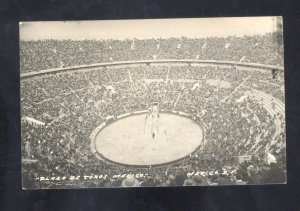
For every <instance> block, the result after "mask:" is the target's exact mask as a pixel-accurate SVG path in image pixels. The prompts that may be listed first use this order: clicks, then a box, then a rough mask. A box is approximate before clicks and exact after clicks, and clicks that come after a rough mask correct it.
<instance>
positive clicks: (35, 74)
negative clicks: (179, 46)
mask: <svg viewBox="0 0 300 211" xmlns="http://www.w3.org/2000/svg"><path fill="white" fill-rule="evenodd" d="M167 63H183V64H187V65H192V64H204V65H216V66H218V65H223V66H239V67H245V68H247V67H249V68H256V69H264V70H271V69H275V68H277V69H278V70H279V73H280V74H282V73H283V70H284V68H283V67H279V66H275V65H265V64H257V63H240V62H234V61H216V60H193V59H182V60H175V59H164V60H138V61H116V62H110V63H96V64H90V65H77V66H71V67H60V68H53V69H47V70H41V71H30V72H26V73H21V75H20V78H21V80H22V79H25V78H32V77H38V76H43V75H46V74H55V73H63V72H72V71H77V70H82V69H85V70H93V69H95V68H99V67H108V66H126V65H134V64H135V65H136V64H140V65H142V64H145V65H150V64H167Z"/></svg>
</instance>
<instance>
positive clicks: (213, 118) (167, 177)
mask: <svg viewBox="0 0 300 211" xmlns="http://www.w3.org/2000/svg"><path fill="white" fill-rule="evenodd" d="M216 39H219V38H216ZM253 39H254V38H253ZM261 39H263V38H261ZM183 40H184V39H183ZM53 42H54V41H53ZM56 42H59V41H56ZM91 42H96V41H91ZM147 42H148V41H147ZM147 42H146V41H145V43H147ZM149 42H150V41H149ZM151 42H155V41H153V40H152V41H151ZM189 42H192V41H189ZM206 42H208V41H207V40H206ZM224 42H225V41H224ZM137 43H139V42H138V41H136V42H135V44H136V47H137V46H138V44H137ZM141 43H143V42H141ZM172 43H174V41H173V42H172ZM208 43H209V42H208ZM161 45H162V44H161ZM185 45H186V44H184V45H182V48H184V47H183V46H185ZM232 45H234V44H232ZM55 46H59V44H56V45H55ZM73 46H75V47H76V45H73ZM91 46H93V45H91ZM145 46H147V45H146V44H145ZM162 46H163V45H162ZM162 46H161V47H160V49H161V48H162ZM187 46H188V45H187ZM121 47H122V46H120V48H121ZM228 49H229V47H228ZM117 52H118V51H117ZM34 54H35V53H34ZM142 56H144V55H142ZM84 58H85V57H84ZM87 58H88V56H87ZM136 58H139V57H136ZM271 58H274V57H271ZM124 59H130V58H124ZM224 59H226V58H224ZM71 61H72V60H71ZM93 62H94V61H93ZM28 64H30V62H29V63H28ZM38 64H43V63H40V62H38ZM46 64H51V63H46ZM45 67H46V66H45ZM38 68H42V67H38ZM47 68H48V67H47ZM26 69H27V68H26ZM259 80H261V81H264V83H255V82H257V81H259ZM266 84H275V85H279V86H280V87H282V78H281V79H280V78H279V80H278V81H274V80H273V79H272V76H271V73H270V72H260V71H255V70H251V71H242V70H240V69H239V68H237V67H227V68H226V67H221V66H220V67H218V66H214V67H212V66H211V67H210V66H206V67H203V66H187V65H185V66H180V65H178V66H174V65H162V66H152V65H140V66H126V67H118V68H110V67H107V68H99V69H96V70H91V71H79V72H73V73H60V74H50V75H46V76H44V77H37V78H33V79H24V80H22V81H21V104H22V109H21V112H22V113H21V114H22V117H25V116H29V117H33V118H35V119H38V120H40V121H42V122H44V123H46V125H45V126H34V125H32V124H30V123H28V122H26V121H22V155H23V158H27V159H30V160H36V162H25V163H23V168H22V169H23V179H24V181H23V182H24V185H28V186H31V187H39V186H43V187H57V186H59V182H57V181H56V182H55V183H56V184H55V183H51V182H49V183H44V182H37V181H35V180H34V178H37V177H39V176H41V175H43V176H47V177H52V176H59V175H66V176H70V175H100V174H103V175H104V174H105V175H107V177H105V178H101V179H97V180H92V181H81V182H77V183H74V182H73V183H72V182H71V183H70V184H69V183H68V185H70V186H71V187H72V186H74V187H79V186H81V187H119V186H177V185H179V186H181V185H218V184H220V185H230V184H261V183H282V182H285V181H286V178H285V174H284V173H285V168H286V167H285V165H286V164H285V133H284V132H280V133H279V134H278V135H275V134H276V133H275V131H276V130H278V128H276V127H275V124H274V121H275V119H276V118H281V119H282V118H283V115H284V114H277V115H275V116H272V115H270V114H269V113H268V111H267V110H266V109H265V108H264V106H263V105H262V104H260V102H259V100H257V99H255V98H251V97H250V96H248V95H247V94H245V93H247V90H249V87H251V88H254V89H258V90H261V91H263V92H265V93H268V94H269V95H271V96H273V97H275V98H277V99H278V100H280V101H283V102H284V95H283V94H282V93H281V91H280V89H275V88H273V89H272V88H270V87H272V86H271V85H270V86H267V85H266ZM275 85H274V86H275ZM241 99H242V100H241ZM152 102H159V105H160V110H162V111H171V110H176V111H182V112H185V113H189V114H192V116H193V117H192V118H193V119H194V120H195V121H199V122H200V123H201V124H204V127H205V130H206V131H205V133H206V137H205V139H206V144H205V145H204V147H203V148H202V149H201V150H199V151H198V152H196V153H195V154H193V155H191V156H190V157H187V158H185V159H183V160H182V161H180V162H178V163H174V164H171V165H168V166H162V167H149V168H143V169H135V168H125V167H120V166H116V165H113V164H110V163H108V162H106V161H104V160H100V159H97V158H96V157H95V155H94V154H93V153H92V152H91V150H90V148H89V143H90V140H89V135H90V133H91V131H92V130H93V129H94V128H95V127H96V126H98V125H100V124H101V123H102V122H104V121H106V120H105V118H106V117H107V116H118V115H120V114H124V113H130V112H134V111H138V110H145V109H147V108H149V107H150V105H151V103H152ZM282 127H284V125H282ZM280 129H283V128H280ZM271 140H275V141H274V142H272V144H271V145H270V143H271ZM266 149H268V150H269V151H270V152H271V153H272V155H274V156H275V157H276V163H275V162H272V163H267V162H266V159H267V158H266V156H267V153H266ZM240 155H251V159H250V160H247V161H246V162H244V163H242V164H240V163H239V162H237V161H236V159H235V157H238V156H240ZM196 172H198V173H196ZM199 172H202V174H199ZM124 174H142V175H143V176H142V177H139V178H137V177H128V178H124V177H121V176H119V177H115V175H124ZM66 183H67V182H61V185H66Z"/></svg>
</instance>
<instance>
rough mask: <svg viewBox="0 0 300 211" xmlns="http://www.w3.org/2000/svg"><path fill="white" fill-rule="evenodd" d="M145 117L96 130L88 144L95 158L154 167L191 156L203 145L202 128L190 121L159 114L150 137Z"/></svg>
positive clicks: (129, 164) (121, 121) (120, 163)
mask: <svg viewBox="0 0 300 211" xmlns="http://www.w3.org/2000/svg"><path fill="white" fill-rule="evenodd" d="M146 116H147V114H145V113H142V114H131V115H128V116H126V117H123V118H120V119H116V120H114V121H111V122H110V123H108V124H106V125H105V126H104V127H102V128H101V129H99V130H97V131H96V134H95V135H94V136H93V138H92V140H91V146H92V150H93V151H94V153H96V155H97V157H98V158H99V159H105V160H106V161H110V162H112V163H115V164H119V165H125V166H140V167H146V166H157V165H164V164H170V163H172V162H176V161H179V160H181V159H183V158H185V157H187V156H190V154H192V153H193V152H196V151H198V149H199V148H200V147H201V146H202V145H203V144H204V138H203V137H204V132H203V128H202V126H201V125H200V124H199V123H197V122H196V121H194V120H193V119H191V118H189V117H186V116H183V115H178V114H174V113H160V114H159V118H158V120H157V124H158V126H157V128H158V133H157V134H156V135H153V133H152V132H151V129H150V130H149V129H147V117H146Z"/></svg>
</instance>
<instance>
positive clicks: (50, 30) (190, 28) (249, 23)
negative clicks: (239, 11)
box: [19, 16, 282, 40]
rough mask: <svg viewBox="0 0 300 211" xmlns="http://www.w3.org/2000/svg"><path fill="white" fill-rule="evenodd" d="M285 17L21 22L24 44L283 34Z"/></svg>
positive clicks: (21, 37)
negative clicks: (281, 32)
mask: <svg viewBox="0 0 300 211" xmlns="http://www.w3.org/2000/svg"><path fill="white" fill-rule="evenodd" d="M280 23H282V19H281V17H275V16H274V17H242V18H184V19H144V20H107V21H45V22H20V24H19V26H20V39H21V40H39V39H59V40H62V39H73V40H83V39H99V40H101V39H121V40H122V39H126V38H127V39H133V38H139V39H147V38H160V37H161V38H170V37H189V38H202V37H210V36H215V37H227V36H233V35H235V36H244V35H256V34H265V33H270V32H275V31H281V30H282V29H279V28H278V24H280Z"/></svg>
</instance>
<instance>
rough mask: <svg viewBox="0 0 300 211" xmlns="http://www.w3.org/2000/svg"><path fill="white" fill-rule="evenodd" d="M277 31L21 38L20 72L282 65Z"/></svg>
mask: <svg viewBox="0 0 300 211" xmlns="http://www.w3.org/2000/svg"><path fill="white" fill-rule="evenodd" d="M279 36H281V35H279V34H276V33H273V34H270V33H269V34H266V35H256V36H247V37H234V36H231V37H226V38H221V37H210V38H197V39H191V38H184V37H183V38H170V39H146V40H138V39H134V40H102V41H101V40H81V41H74V40H38V41H20V70H21V73H26V72H31V71H41V70H45V69H53V68H60V67H69V66H76V65H90V64H95V63H106V62H115V61H133V60H135V61H137V60H164V59H174V60H181V59H192V60H217V61H233V62H241V63H259V64H266V65H276V66H283V45H282V43H280V42H278V40H281V39H279Z"/></svg>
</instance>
